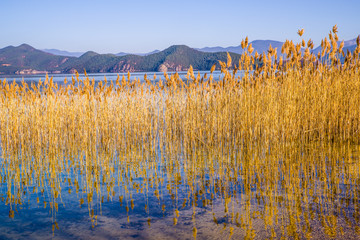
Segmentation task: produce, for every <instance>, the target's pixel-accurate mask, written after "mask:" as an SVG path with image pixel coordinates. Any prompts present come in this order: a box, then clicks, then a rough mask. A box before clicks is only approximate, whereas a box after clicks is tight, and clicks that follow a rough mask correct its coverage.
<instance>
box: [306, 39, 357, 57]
mask: <svg viewBox="0 0 360 240" xmlns="http://www.w3.org/2000/svg"><path fill="white" fill-rule="evenodd" d="M340 43H341V41H338V45H340ZM356 46H357V44H356V38H354V39H350V40H347V41H344V48H343V51H344V53H346V52H347V51H348V50H349V52H353V51H354V50H355V48H356ZM319 52H321V46H318V47H317V48H314V50H313V53H314V54H318V53H319Z"/></svg>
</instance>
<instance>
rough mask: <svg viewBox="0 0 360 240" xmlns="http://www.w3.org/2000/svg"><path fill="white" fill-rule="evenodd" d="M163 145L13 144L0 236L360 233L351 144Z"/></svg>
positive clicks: (6, 165)
mask: <svg viewBox="0 0 360 240" xmlns="http://www.w3.org/2000/svg"><path fill="white" fill-rule="evenodd" d="M54 137H56V136H54ZM163 140H164V139H162V138H161V137H160V136H158V137H157V138H156V139H153V140H151V141H148V142H144V143H143V144H139V145H137V147H132V148H131V149H127V150H126V151H123V150H122V149H124V148H121V147H120V146H121V144H119V143H115V142H111V141H110V142H108V143H107V144H108V145H106V146H107V147H106V146H102V147H99V146H98V145H96V144H95V143H91V142H87V143H84V142H80V143H75V142H74V143H73V144H72V145H70V146H72V147H71V148H59V147H58V146H52V145H51V144H49V145H48V146H37V147H35V146H28V145H19V146H18V148H16V149H14V148H13V149H12V151H11V152H6V154H5V155H4V156H3V159H2V162H1V163H2V165H1V169H2V170H1V201H2V202H3V204H2V207H1V215H4V214H5V211H7V213H8V218H7V220H6V221H5V222H4V223H3V224H2V227H1V228H4V227H6V228H8V229H11V230H8V232H5V234H6V235H4V236H5V237H21V236H22V237H25V236H27V235H26V229H29V228H30V226H27V224H28V221H29V220H30V219H31V221H33V224H32V225H31V229H34V230H35V231H34V232H32V233H31V234H32V235H31V236H33V237H36V234H39V233H38V232H37V231H39V232H42V234H44V232H45V234H46V233H48V234H49V236H51V234H54V236H60V237H70V238H71V237H81V236H80V235H76V233H74V230H75V229H74V226H75V225H76V226H78V227H79V228H80V229H82V228H83V234H85V235H86V234H90V235H92V234H94V231H95V232H96V234H101V233H102V234H108V235H107V236H108V237H114V236H117V235H116V234H120V235H122V234H123V236H127V237H141V236H143V237H144V236H145V235H143V234H145V233H146V234H148V233H151V234H153V235H152V236H153V237H154V238H156V237H161V236H163V235H162V234H164V233H167V234H170V235H169V236H172V237H174V238H178V237H180V236H182V237H184V238H186V237H190V236H191V235H192V236H194V237H200V238H207V237H210V236H209V235H208V234H209V233H213V234H215V233H216V234H217V235H216V236H219V238H220V237H224V236H226V237H230V236H233V237H234V238H238V237H245V238H247V239H251V238H256V237H260V238H263V237H267V238H270V237H273V238H280V237H285V238H288V237H294V238H311V237H315V238H318V237H337V238H339V237H341V236H343V237H344V236H346V237H347V238H348V237H351V236H353V237H354V238H356V237H358V236H359V234H360V232H359V230H360V228H359V226H360V223H359V220H360V219H359V216H360V215H359V207H360V204H359V195H360V191H359V190H360V189H359V186H360V178H359V172H360V171H359V158H358V156H359V147H358V146H351V145H341V146H336V145H322V144H316V143H314V144H312V145H311V146H308V147H307V148H304V147H301V148H300V147H298V146H295V145H289V146H272V147H266V148H265V147H259V146H248V147H247V148H245V147H243V148H242V149H239V148H237V147H235V146H226V147H224V146H221V145H219V146H207V145H205V144H203V143H201V142H199V143H192V144H189V145H185V144H182V142H180V141H179V139H173V140H172V141H171V140H169V139H167V141H163ZM55 142H56V141H55ZM125 149H126V148H125ZM86 225H88V226H91V227H92V228H93V229H94V230H89V229H88V228H87V227H86ZM99 225H100V226H99ZM109 226H113V227H115V226H117V227H121V228H125V229H127V230H126V231H124V232H121V233H120V232H119V229H117V228H115V229H111V227H110V229H109ZM154 226H155V227H154ZM46 228H48V230H46ZM23 229H24V230H25V231H24V230H23ZM96 229H99V231H96ZM106 229H108V230H106ZM89 231H90V232H89ZM106 231H109V232H106ZM105 232H106V233H105ZM174 233H176V234H177V235H173V234H174ZM3 234H4V233H3ZM22 234H23V235H22ZM24 234H25V235H24ZM29 234H30V233H29ZM74 234H75V235H74ZM77 234H80V233H77ZM96 234H95V236H96ZM112 234H114V235H112ZM179 234H180V235H179ZM344 234H345V235H344ZM40 235H41V234H40ZM214 236H215V235H213V237H214ZM182 237H181V238H182Z"/></svg>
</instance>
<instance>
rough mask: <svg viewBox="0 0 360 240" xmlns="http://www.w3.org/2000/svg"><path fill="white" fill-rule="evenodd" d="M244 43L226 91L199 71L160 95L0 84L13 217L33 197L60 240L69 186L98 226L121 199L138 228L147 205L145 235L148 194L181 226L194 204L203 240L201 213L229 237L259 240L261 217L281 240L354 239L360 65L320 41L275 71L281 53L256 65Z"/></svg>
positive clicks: (134, 88) (126, 81)
mask: <svg viewBox="0 0 360 240" xmlns="http://www.w3.org/2000/svg"><path fill="white" fill-rule="evenodd" d="M331 36H332V37H333V38H337V36H336V31H334V32H333V34H332V35H331ZM326 41H327V40H326ZM326 41H325V42H326ZM333 44H336V41H335V43H333ZM243 45H244V48H246V49H247V53H246V54H244V55H243V57H242V60H241V62H240V63H239V65H238V66H236V65H234V64H232V62H231V58H230V56H229V58H228V61H227V63H222V62H220V65H221V70H222V72H223V74H224V77H223V78H222V79H220V80H219V81H214V80H213V77H212V75H210V76H204V77H203V78H201V77H200V75H198V76H195V74H194V73H193V71H192V68H190V70H189V72H188V79H186V80H183V79H181V78H179V76H178V75H177V74H174V75H171V76H168V75H167V74H166V73H165V74H164V77H165V80H164V81H162V80H161V79H160V80H159V81H158V82H157V83H156V84H153V81H152V80H149V79H148V78H147V76H145V77H144V79H145V81H144V82H143V83H142V82H140V81H139V80H135V81H130V75H128V77H127V78H125V77H123V78H122V79H120V77H119V78H118V79H117V81H116V82H115V83H108V82H107V81H106V79H105V81H103V82H100V83H99V84H98V85H97V86H95V83H94V81H92V80H90V79H89V78H85V79H80V78H79V77H78V76H77V77H76V78H73V79H72V83H70V84H68V85H64V86H58V85H56V84H54V83H53V82H52V79H51V78H50V79H49V78H46V79H45V82H44V83H42V82H41V81H40V82H39V84H38V85H37V86H35V85H32V86H30V87H29V86H27V84H26V83H22V85H17V84H9V83H7V82H6V81H5V80H4V81H2V84H0V97H1V102H0V113H1V114H0V136H1V149H2V160H1V164H2V165H1V166H2V168H1V169H2V170H1V172H0V174H1V175H0V176H1V182H2V186H5V187H2V188H3V189H4V190H3V191H5V192H6V193H5V195H4V196H3V198H4V199H3V201H4V202H5V203H6V204H7V205H9V209H10V211H9V216H10V217H15V215H16V214H15V212H14V211H16V209H17V206H19V205H21V204H22V203H23V202H25V201H28V200H30V199H33V198H35V199H36V200H37V202H38V204H39V205H43V206H44V207H50V208H51V209H52V214H53V219H54V224H53V230H55V228H58V227H59V226H58V223H57V222H56V213H57V211H58V207H59V204H61V202H62V201H61V199H62V198H63V197H65V194H66V193H65V191H64V190H63V189H65V188H66V189H68V193H69V194H76V195H77V196H78V199H79V204H80V206H82V205H85V204H86V205H87V207H88V208H89V216H90V218H91V220H92V223H93V226H95V225H96V222H97V215H98V214H101V206H102V203H103V202H104V201H113V200H114V199H119V201H120V202H121V204H122V205H123V206H124V207H125V209H126V212H127V216H128V221H131V212H132V211H133V209H134V208H135V207H139V203H135V202H134V196H138V195H141V196H143V199H144V201H143V204H144V206H143V208H144V211H145V213H146V215H147V216H148V224H149V225H151V218H152V216H153V215H152V212H153V211H154V209H151V206H150V204H149V198H151V197H153V196H155V197H156V198H157V200H158V207H159V208H160V209H161V210H162V211H163V212H169V211H171V212H173V223H174V225H176V224H177V223H178V219H179V216H181V212H182V209H183V208H185V207H187V208H188V207H191V208H192V209H193V218H192V219H193V235H194V237H196V235H197V228H196V226H197V224H196V212H197V211H198V209H199V207H202V208H205V209H206V210H207V211H209V212H211V213H212V217H211V218H212V220H213V222H214V224H223V225H224V228H226V229H228V231H229V235H230V236H231V235H232V234H233V232H234V229H235V228H236V227H239V228H243V229H244V230H245V232H246V237H247V238H253V237H254V236H255V234H256V231H255V229H254V227H253V221H254V220H255V219H261V220H262V221H263V222H264V224H265V226H266V227H268V228H270V229H271V232H272V237H276V236H277V235H276V234H281V235H282V236H293V237H295V238H296V237H310V236H311V232H312V224H313V223H314V221H320V223H321V225H322V226H323V228H324V231H325V233H326V234H327V235H328V236H331V237H334V236H336V234H339V233H341V231H342V230H341V227H340V226H339V224H340V223H341V224H342V223H343V222H346V224H347V225H349V226H355V231H357V232H358V233H359V232H360V230H359V225H360V224H359V160H358V147H357V144H358V141H359V131H358V130H359V122H360V121H359V120H360V110H359V108H358V107H357V106H359V103H360V98H359V96H358V92H360V91H359V90H360V85H359V83H360V81H359V80H360V79H359V76H358V74H356V73H357V71H358V66H359V61H358V56H357V55H356V54H355V55H354V56H352V55H347V56H346V60H345V63H344V64H343V65H341V64H340V61H339V54H340V53H341V51H340V49H339V48H337V47H335V45H333V46H332V48H331V49H336V50H335V51H337V52H335V53H333V51H334V50H331V49H330V48H328V43H326V44H325V43H324V46H325V45H326V47H324V49H325V50H324V54H323V55H322V56H321V55H320V57H319V58H316V57H315V56H313V55H308V54H307V52H308V50H309V49H310V48H312V45H311V41H309V44H308V49H307V51H305V55H303V56H301V54H300V47H301V44H300V45H292V43H291V42H286V44H285V45H284V47H283V51H284V52H285V53H286V54H287V56H288V57H287V59H286V61H283V60H282V59H281V60H280V61H283V63H281V64H280V62H277V61H275V62H274V61H271V59H272V58H273V57H276V51H274V50H273V49H269V52H268V54H263V55H261V56H258V55H257V54H255V56H256V57H255V58H254V57H252V56H251V55H250V54H249V53H250V52H251V51H252V48H251V46H248V44H247V43H246V41H244V43H243ZM303 45H304V44H303ZM299 46H300V47H299ZM303 47H304V46H303ZM359 51H360V47H359V46H358V48H357V50H356V53H358V52H359ZM326 53H328V54H329V55H326ZM259 59H261V61H262V62H263V64H262V65H261V67H257V68H256V69H255V70H254V69H253V64H254V63H255V61H257V60H259ZM329 63H331V64H329ZM229 68H233V69H234V70H233V72H230V70H229ZM213 70H214V68H212V71H213ZM238 70H244V76H243V77H242V79H239V78H237V77H235V74H233V73H235V72H236V71H238ZM156 78H157V76H154V79H156ZM168 199H171V201H167V200H168ZM219 201H220V202H221V206H222V210H221V212H219V211H218V209H219V207H218V204H215V202H219ZM169 203H171V204H169ZM276 229H280V230H276Z"/></svg>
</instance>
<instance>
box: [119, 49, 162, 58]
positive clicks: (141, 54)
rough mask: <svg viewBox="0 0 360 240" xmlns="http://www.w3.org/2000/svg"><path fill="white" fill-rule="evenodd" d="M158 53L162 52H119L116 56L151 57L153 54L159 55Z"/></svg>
mask: <svg viewBox="0 0 360 240" xmlns="http://www.w3.org/2000/svg"><path fill="white" fill-rule="evenodd" d="M158 52H160V51H159V50H154V51H152V52H149V53H126V52H119V53H116V54H115V55H116V56H119V57H122V56H125V55H138V56H147V55H151V54H154V53H158Z"/></svg>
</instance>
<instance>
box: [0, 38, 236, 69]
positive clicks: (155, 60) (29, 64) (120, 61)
mask: <svg viewBox="0 0 360 240" xmlns="http://www.w3.org/2000/svg"><path fill="white" fill-rule="evenodd" d="M230 55H231V57H232V58H233V60H234V62H238V60H239V59H240V56H241V55H240V54H236V53H231V54H230ZM226 59H227V54H226V53H225V52H222V53H205V52H201V51H198V50H195V49H192V48H190V47H188V46H185V45H175V46H171V47H169V48H167V49H165V50H163V51H159V52H156V53H152V54H149V55H145V56H139V55H134V54H132V55H125V56H116V55H115V54H98V53H96V52H93V51H89V52H86V53H84V54H82V55H81V56H80V57H68V56H57V55H53V54H50V53H47V52H43V51H40V50H38V49H35V48H33V47H31V46H29V45H27V44H22V45H20V46H18V47H13V46H9V47H5V48H3V49H0V74H38V73H45V72H48V73H73V72H75V70H77V71H79V72H83V71H84V69H85V70H86V71H87V72H89V73H90V72H91V73H102V72H127V71H130V72H138V71H185V70H187V69H188V68H189V67H190V65H192V66H193V68H194V69H195V70H209V69H210V68H211V66H212V65H213V64H218V60H221V61H226Z"/></svg>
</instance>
